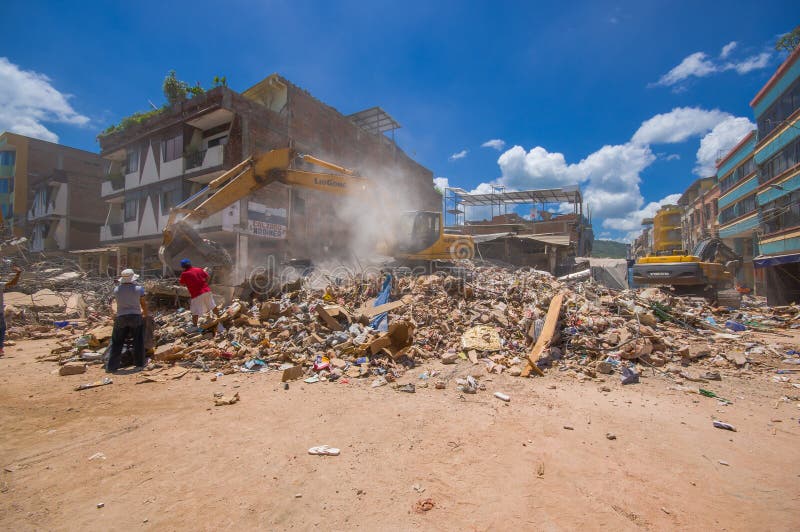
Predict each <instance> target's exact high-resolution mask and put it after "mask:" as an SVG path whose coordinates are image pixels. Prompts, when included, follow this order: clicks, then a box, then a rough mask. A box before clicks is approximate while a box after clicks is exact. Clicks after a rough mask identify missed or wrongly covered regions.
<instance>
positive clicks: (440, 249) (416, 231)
mask: <svg viewBox="0 0 800 532" xmlns="http://www.w3.org/2000/svg"><path fill="white" fill-rule="evenodd" d="M301 165H302V166H304V167H309V166H312V167H318V168H322V169H325V170H327V172H323V171H316V170H315V171H311V170H308V169H301V168H299V166H301ZM275 182H278V183H283V184H285V185H290V186H293V187H300V188H307V189H312V190H318V191H322V192H326V193H330V194H334V195H337V196H349V195H355V196H363V197H364V201H379V200H380V199H381V198H379V195H378V193H377V192H376V189H375V187H374V186H372V183H371V182H370V180H369V179H366V178H364V177H360V176H357V175H355V173H354V172H353V171H352V170H349V169H347V168H345V167H343V166H340V165H337V164H334V163H331V162H328V161H324V160H322V159H318V158H316V157H314V156H312V155H303V154H299V153H297V152H296V151H294V150H293V149H291V148H282V149H276V150H272V151H269V152H267V153H264V154H261V155H256V156H254V157H249V158H248V159H246V160H244V161H242V162H241V163H239V164H238V165H236V166H234V167H233V168H231V169H230V170H228V171H227V172H225V173H224V174H223V175H221V176H219V177H218V178H216V179H215V180H214V181H212V182H211V183H209V184H208V186H207V187H206V188H204V189H203V190H201V191H200V192H198V193H197V194H194V195H193V196H192V197H190V198H189V199H187V200H186V201H184V202H183V203H182V204H181V205H178V206H177V207H176V208H174V209H172V211H171V212H170V215H169V219H168V221H167V224H166V226H165V228H164V232H163V242H162V245H161V248H160V249H159V258H160V259H161V262H162V263H163V264H164V265H165V266H167V268H170V269H172V270H175V271H177V270H178V269H179V268H178V264H179V261H180V259H181V258H183V257H188V258H190V259H193V260H197V261H198V262H200V261H202V262H203V263H204V264H208V265H210V266H215V267H218V268H221V269H226V268H228V269H229V268H230V267H231V266H232V260H231V257H230V255H229V254H228V253H227V252H226V251H225V249H224V248H223V247H222V246H220V245H219V244H217V243H215V242H212V241H210V240H206V239H204V238H202V237H201V236H200V235H199V234H198V233H197V231H196V230H195V229H194V227H193V226H195V225H197V224H198V223H200V222H201V221H203V220H204V219H206V218H208V217H209V216H211V215H213V214H215V213H217V212H219V211H221V210H222V209H224V208H226V207H228V206H229V205H231V204H232V203H234V202H236V201H238V200H241V199H242V198H245V197H247V196H248V195H250V194H252V193H253V192H255V191H257V190H259V189H261V188H263V187H265V186H267V185H269V184H270V183H275ZM206 196H207V197H206ZM203 197H205V199H204V200H202V202H201V203H199V204H198V205H197V206H195V207H192V208H186V205H189V204H191V203H193V202H196V201H198V198H203ZM179 215H183V218H181V219H178V216H179ZM442 222H443V220H442V214H441V212H435V211H410V212H404V213H401V214H400V224H399V227H400V229H399V232H400V234H394V235H387V241H386V242H385V246H386V249H382V250H380V251H381V252H383V253H384V254H386V255H389V256H392V257H394V258H395V259H396V260H398V261H400V262H401V263H406V264H416V263H421V262H431V261H440V260H441V261H450V260H453V259H469V258H472V257H473V255H474V254H475V243H474V241H473V239H472V237H471V236H468V235H455V234H446V233H445V232H444V226H443V223H442Z"/></svg>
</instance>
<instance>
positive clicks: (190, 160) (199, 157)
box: [184, 150, 208, 172]
mask: <svg viewBox="0 0 800 532" xmlns="http://www.w3.org/2000/svg"><path fill="white" fill-rule="evenodd" d="M207 151H208V150H197V151H193V152H190V153H187V154H186V156H185V157H184V160H185V161H186V171H187V172H188V171H189V170H192V169H194V168H200V167H201V166H203V159H204V158H205V156H206V152H207Z"/></svg>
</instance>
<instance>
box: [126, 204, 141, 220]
mask: <svg viewBox="0 0 800 532" xmlns="http://www.w3.org/2000/svg"><path fill="white" fill-rule="evenodd" d="M138 210H139V200H137V199H128V200H125V218H124V219H125V221H126V222H133V221H136V218H137V214H138V213H137V211H138Z"/></svg>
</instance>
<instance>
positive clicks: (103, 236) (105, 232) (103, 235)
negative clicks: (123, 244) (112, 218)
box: [100, 223, 123, 242]
mask: <svg viewBox="0 0 800 532" xmlns="http://www.w3.org/2000/svg"><path fill="white" fill-rule="evenodd" d="M122 229H123V225H122V223H115V224H107V225H103V226H100V241H101V242H107V241H109V240H119V239H120V238H122Z"/></svg>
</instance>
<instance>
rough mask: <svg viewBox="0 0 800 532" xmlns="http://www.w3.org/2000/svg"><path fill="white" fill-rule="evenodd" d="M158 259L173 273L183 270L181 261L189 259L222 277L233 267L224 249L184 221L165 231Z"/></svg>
mask: <svg viewBox="0 0 800 532" xmlns="http://www.w3.org/2000/svg"><path fill="white" fill-rule="evenodd" d="M158 257H159V259H161V263H162V264H164V265H165V266H166V267H167V269H168V270H171V271H172V272H179V271H180V270H181V267H180V262H181V259H189V260H191V261H192V264H194V265H196V266H200V267H206V266H208V267H210V268H212V269H213V270H214V272H215V274H218V275H220V276H224V275H225V274H226V273H229V272H230V271H231V269H232V267H233V260H232V259H231V256H230V254H229V253H228V252H227V251H226V250H225V248H224V247H222V246H220V245H219V244H217V243H216V242H213V241H211V240H208V239H205V238H203V237H202V236H200V234H199V233H198V232H197V231H196V230H195V229H194V228H193V227H192V226H191V225H190V224H188V223H186V222H184V221H178V222H175V223H174V224H172V225H170V226H169V227H168V228H167V229H166V230H165V231H164V243H163V244H162V246H161V248H159V250H158Z"/></svg>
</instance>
